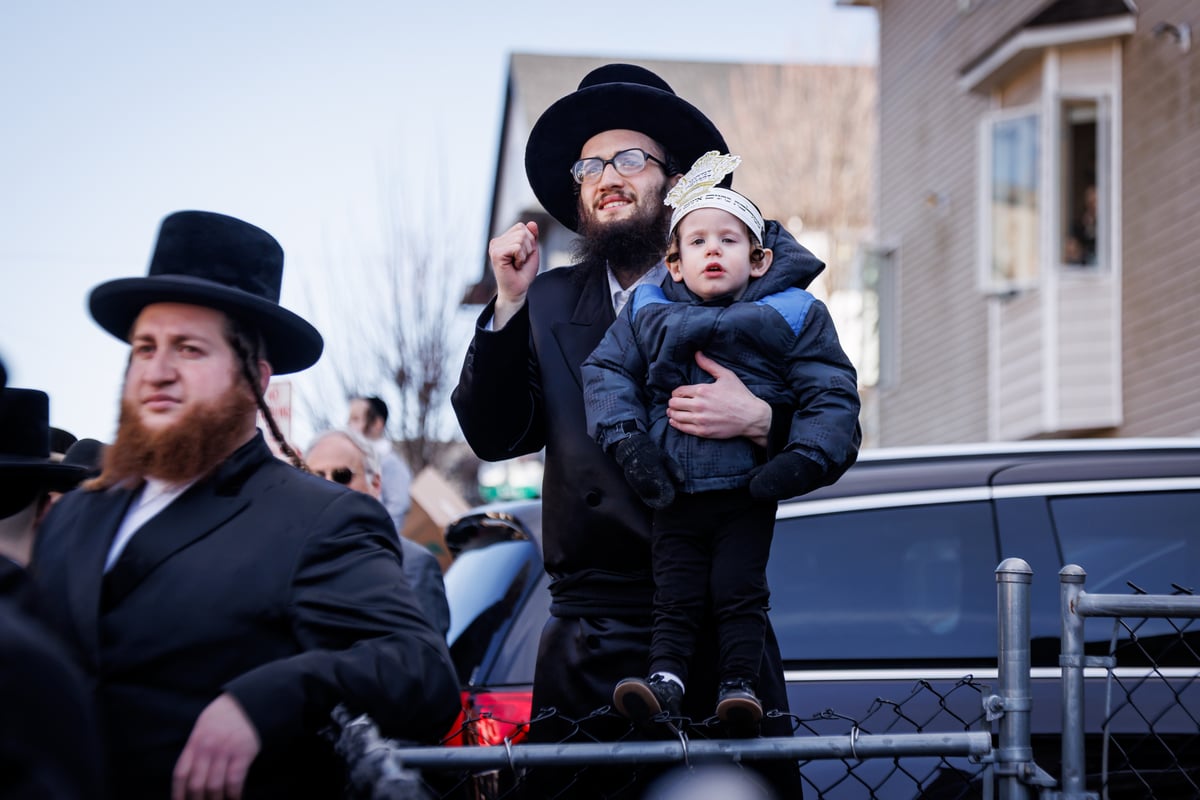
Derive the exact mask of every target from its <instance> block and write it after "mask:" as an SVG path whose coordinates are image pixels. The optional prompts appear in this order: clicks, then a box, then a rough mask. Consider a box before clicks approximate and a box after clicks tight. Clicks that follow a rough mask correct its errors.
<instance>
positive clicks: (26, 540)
mask: <svg viewBox="0 0 1200 800" xmlns="http://www.w3.org/2000/svg"><path fill="white" fill-rule="evenodd" d="M2 376H3V370H2V369H0V378H2ZM49 410H50V401H49V398H48V397H47V396H46V394H45V392H40V391H35V390H32V389H4V388H0V798H3V799H4V800H7V799H8V798H12V799H13V800H16V798H31V797H53V798H64V799H65V800H75V799H76V798H79V799H80V800H82V799H83V798H100V797H103V787H104V778H103V763H104V761H103V755H102V748H101V744H100V728H99V724H98V722H97V718H96V709H95V705H94V703H93V700H92V696H91V694H90V693H89V691H88V689H87V684H86V681H85V679H84V675H83V673H82V672H81V671H80V670H79V668H78V667H77V666H76V665H75V663H74V661H73V660H72V659H71V656H70V654H69V653H68V652H67V650H66V648H64V647H63V646H62V644H61V643H60V642H59V641H58V640H57V639H56V638H55V637H54V635H53V634H52V632H51V631H50V630H48V629H47V628H46V627H45V626H44V625H42V623H41V621H40V619H39V617H38V615H39V606H40V604H39V603H38V600H37V595H36V592H35V591H34V587H33V585H32V583H31V582H30V579H29V575H28V573H27V572H26V567H27V565H28V563H29V557H30V553H31V552H32V550H33V545H34V540H35V538H36V536H37V530H38V525H39V523H40V522H41V519H42V515H43V514H45V512H46V510H47V509H48V508H49V506H50V493H51V492H64V491H67V490H68V489H70V488H71V487H72V486H74V485H75V484H76V483H78V482H79V481H80V480H82V479H83V477H84V470H83V469H81V468H79V467H73V466H70V465H64V464H59V463H56V462H55V461H54V460H53V458H52V456H51V452H50V435H49V426H48V419H49Z"/></svg>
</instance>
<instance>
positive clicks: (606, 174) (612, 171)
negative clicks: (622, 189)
mask: <svg viewBox="0 0 1200 800" xmlns="http://www.w3.org/2000/svg"><path fill="white" fill-rule="evenodd" d="M624 180H625V177H624V176H623V175H621V173H619V172H617V165H616V164H614V163H612V162H611V161H610V162H608V163H607V164H605V165H604V169H602V170H600V185H601V186H615V185H617V184H619V183H621V182H622V181H624Z"/></svg>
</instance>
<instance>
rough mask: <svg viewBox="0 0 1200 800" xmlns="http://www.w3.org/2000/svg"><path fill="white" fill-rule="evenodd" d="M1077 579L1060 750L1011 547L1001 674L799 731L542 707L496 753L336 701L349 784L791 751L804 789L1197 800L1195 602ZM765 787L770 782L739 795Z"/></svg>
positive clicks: (438, 784) (1069, 611)
mask: <svg viewBox="0 0 1200 800" xmlns="http://www.w3.org/2000/svg"><path fill="white" fill-rule="evenodd" d="M1084 577H1085V575H1084V572H1083V570H1082V569H1080V568H1079V567H1075V566H1068V567H1065V568H1064V569H1063V570H1062V572H1061V573H1060V579H1061V586H1062V604H1063V637H1062V655H1061V657H1060V662H1061V665H1062V678H1061V681H1060V683H1061V689H1062V728H1061V735H1058V736H1054V737H1051V738H1052V740H1053V741H1052V742H1050V744H1049V746H1050V747H1051V749H1050V750H1047V742H1045V741H1041V742H1040V743H1039V741H1038V739H1039V738H1040V739H1045V738H1046V737H1044V736H1041V737H1034V736H1033V735H1032V733H1031V726H1030V717H1031V712H1032V710H1033V709H1032V706H1033V702H1032V701H1033V694H1032V691H1031V684H1032V669H1031V665H1030V636H1029V608H1030V606H1029V596H1030V584H1031V582H1032V571H1031V570H1030V569H1029V567H1028V564H1026V563H1025V562H1024V561H1022V560H1020V559H1007V560H1006V561H1005V562H1003V563H1002V564H1001V565H1000V566H999V567H998V568H997V570H996V578H997V608H998V615H997V616H998V622H999V640H998V643H997V646H998V658H997V665H998V671H997V678H996V681H995V685H994V686H991V685H988V684H985V683H982V682H980V681H978V680H976V679H975V678H974V677H973V676H970V675H966V676H963V677H962V678H961V679H958V680H951V681H945V680H921V681H918V682H916V683H915V684H914V685H912V686H911V687H909V691H908V693H907V694H906V695H904V696H902V697H899V698H892V699H885V698H877V699H876V700H875V702H874V703H872V704H871V706H870V707H869V708H867V709H865V710H863V711H861V712H860V713H854V714H846V713H844V712H842V711H836V710H834V709H827V710H825V711H823V712H821V713H819V714H815V715H812V716H801V715H797V714H787V715H780V714H779V712H771V713H772V714H774V715H775V716H776V717H778V716H786V717H787V718H788V720H789V721H790V723H791V728H792V730H793V732H794V736H793V737H790V738H788V737H773V738H757V739H730V738H725V732H724V730H723V729H722V727H721V725H720V723H719V721H718V720H716V718H715V717H714V718H710V719H706V720H691V719H687V718H680V717H674V718H672V717H669V716H666V715H660V716H659V717H656V718H655V719H654V720H653V723H652V725H651V726H650V727H649V728H648V729H638V728H636V727H634V726H633V725H631V724H627V723H625V721H624V719H623V718H621V717H618V716H617V715H616V712H614V711H613V710H612V709H611V708H610V707H608V706H604V707H601V708H598V709H596V710H595V711H594V712H593V713H592V714H591V715H589V716H588V717H586V718H583V719H565V718H564V717H562V716H561V715H559V714H558V713H557V712H556V711H555V710H554V709H545V710H543V711H542V712H541V716H539V717H538V718H536V719H535V720H534V721H533V724H536V723H537V722H538V721H542V720H546V719H550V718H551V717H556V718H557V720H556V721H557V722H560V723H563V722H565V723H567V729H568V730H570V734H569V735H567V736H565V737H564V738H563V739H562V740H561V741H558V742H555V743H552V744H529V743H523V744H514V743H513V737H511V736H510V737H509V738H506V739H505V742H504V744H503V745H502V746H493V747H481V746H454V747H407V746H403V745H402V744H401V743H397V742H391V741H387V740H384V739H381V738H380V737H379V735H378V733H377V732H376V730H375V728H374V726H373V725H372V723H371V721H370V720H369V719H368V718H365V717H360V718H357V719H350V718H349V716H348V715H347V714H345V713H344V712H339V713H338V715H336V722H337V725H336V726H335V727H336V731H335V733H336V734H338V747H339V750H340V751H341V752H342V754H343V756H344V757H345V758H346V760H347V762H348V764H350V766H351V788H350V789H348V792H347V796H348V797H351V798H372V800H382V799H383V798H393V799H398V798H406V799H407V800H460V799H461V800H485V799H491V798H495V799H496V800H505V799H508V798H529V797H537V798H542V797H546V798H571V799H573V798H608V799H609V800H618V799H619V798H641V797H643V793H644V791H645V787H646V785H647V784H649V783H652V782H653V780H654V779H655V778H657V777H658V776H660V775H664V774H667V773H668V771H670V770H677V769H679V768H680V767H689V768H692V769H693V770H695V769H696V768H699V767H703V766H706V765H711V764H717V763H720V764H725V765H734V766H736V767H737V768H738V769H740V770H742V772H743V773H744V774H745V775H746V778H747V786H759V785H760V783H759V781H758V778H760V777H763V776H768V775H769V774H770V765H771V764H772V763H774V764H779V763H782V762H787V761H791V762H795V763H798V764H799V765H800V772H801V776H802V781H803V783H804V796H805V797H806V798H809V800H812V798H818V799H819V800H843V799H845V800H857V799H858V798H922V800H942V798H945V799H946V800H949V799H950V798H962V799H963V800H966V799H967V798H981V800H985V799H986V800H990V798H992V797H1001V798H1009V799H1011V800H1020V798H1032V797H1035V796H1039V795H1040V796H1041V797H1042V798H1044V799H1045V800H1089V799H1090V798H1098V797H1105V798H1109V800H1117V798H1135V797H1136V798H1200V656H1198V651H1197V641H1200V638H1198V637H1197V636H1196V633H1197V626H1196V625H1195V624H1194V620H1195V618H1196V617H1200V597H1195V596H1193V595H1192V594H1191V592H1189V591H1186V590H1183V589H1181V588H1180V587H1175V594H1173V595H1147V594H1145V593H1139V594H1133V595H1089V594H1087V593H1086V592H1084V591H1083V581H1084ZM1133 588H1134V589H1135V591H1139V592H1140V590H1137V589H1136V587H1133ZM1089 616H1091V617H1114V618H1116V621H1115V624H1114V630H1113V635H1112V638H1111V641H1110V646H1109V648H1108V650H1107V652H1104V653H1090V654H1089V653H1086V652H1085V647H1084V637H1083V625H1084V618H1085V617H1089ZM1180 619H1182V620H1184V621H1182V622H1181V621H1179V620H1180ZM1085 691H1086V692H1103V694H1104V698H1103V705H1102V706H1097V704H1095V703H1085V701H1084V695H1085ZM1096 707H1103V708H1104V709H1105V713H1104V719H1102V720H1086V719H1085V713H1084V712H1085V708H1093V709H1094V708H1096ZM965 709H971V710H970V711H969V712H964V710H965ZM614 723H618V727H621V726H623V727H622V729H623V730H625V734H624V735H623V736H618V737H615V738H616V740H615V741H614V740H613V739H614V737H613V736H611V735H605V736H604V737H603V738H601V737H600V736H598V735H597V734H596V733H595V730H598V729H605V730H608V731H611V730H612V729H613V725H614ZM529 724H530V722H529V721H526V720H497V719H495V718H494V717H492V716H491V715H488V714H483V715H479V716H475V717H472V718H468V719H467V720H466V721H465V722H464V723H463V729H462V730H460V731H457V732H455V734H454V735H452V736H451V737H448V739H454V740H457V741H460V742H462V741H466V742H470V741H476V740H478V739H479V738H481V737H480V736H477V735H476V733H477V732H476V731H475V728H487V729H488V730H494V729H495V728H496V726H497V725H500V726H501V727H503V726H510V727H511V728H512V729H513V730H516V731H518V732H524V731H526V730H527V729H528V725H529ZM1089 724H1090V727H1088V725H1089ZM1059 756H1061V758H1060V757H1059ZM1039 762H1040V763H1039ZM1045 766H1049V767H1050V768H1051V770H1052V771H1059V773H1060V776H1059V777H1058V778H1055V777H1053V776H1052V775H1051V774H1049V773H1048V772H1047V771H1046V770H1045V769H1043V767H1045ZM550 774H553V776H554V777H553V779H552V780H546V779H545V778H546V776H547V775H550ZM663 797H664V798H665V797H666V795H663ZM672 797H673V798H675V800H684V798H685V797H690V795H679V796H678V797H677V798H676V796H672ZM772 797H773V795H771V794H769V793H767V792H765V791H764V792H762V793H760V794H749V793H748V794H746V795H745V798H746V800H768V798H772ZM729 800H734V798H732V797H731V798H729ZM738 800H740V798H739V799H738ZM776 800H786V799H785V798H777V799H776Z"/></svg>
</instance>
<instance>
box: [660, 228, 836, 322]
mask: <svg viewBox="0 0 1200 800" xmlns="http://www.w3.org/2000/svg"><path fill="white" fill-rule="evenodd" d="M763 240H764V241H763V246H764V247H767V248H769V249H770V250H771V252H772V253H773V254H774V258H773V260H772V261H771V268H770V269H769V270H767V274H766V275H763V276H762V277H761V278H756V279H754V280H752V281H750V285H749V286H748V287H746V293H745V294H743V295H742V296H741V298H740V299H741V300H750V301H754V300H759V299H761V298H763V297H766V296H768V295H772V294H776V293H778V292H782V291H783V290H784V289H789V288H791V287H793V286H794V287H796V288H798V289H807V288H808V285H809V284H810V283H812V282H813V280H814V279H815V278H816V277H817V276H818V275H820V274H821V271H822V270H823V269H825V262H824V261H822V260H821V259H819V258H817V257H816V256H815V255H813V254H812V252H811V251H809V250H808V248H806V247H805V246H804V245H802V244H800V243H799V242H797V241H796V237H794V236H792V234H790V233H788V231H787V229H786V228H784V227H783V226H782V225H780V224H779V223H778V222H777V221H776V220H773V219H769V220H767V224H766V230H765V231H764V233H763ZM663 293H664V294H665V295H666V296H667V298H668V299H669V300H673V301H677V302H693V303H697V302H703V301H701V299H700V298H699V297H697V296H696V295H695V294H693V293H692V291H691V290H690V289H688V288H687V286H685V285H684V284H683V282H682V281H680V282H678V283H676V282H675V281H674V280H673V279H672V278H671V277H670V276H669V275H668V276H667V277H666V278H665V279H664V280H663Z"/></svg>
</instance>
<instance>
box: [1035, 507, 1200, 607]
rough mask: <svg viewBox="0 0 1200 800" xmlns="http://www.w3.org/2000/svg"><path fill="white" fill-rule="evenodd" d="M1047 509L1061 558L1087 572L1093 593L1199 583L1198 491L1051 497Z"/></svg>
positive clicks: (1162, 590) (1160, 590)
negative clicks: (1127, 582) (1059, 547)
mask: <svg viewBox="0 0 1200 800" xmlns="http://www.w3.org/2000/svg"><path fill="white" fill-rule="evenodd" d="M1050 514H1051V518H1052V519H1053V520H1054V527H1055V530H1056V531H1057V533H1058V540H1059V543H1060V545H1061V547H1062V554H1063V561H1064V563H1067V564H1077V565H1079V566H1081V567H1083V569H1084V570H1085V571H1086V572H1087V582H1086V584H1085V588H1086V589H1087V591H1089V592H1093V593H1100V592H1105V593H1114V594H1127V593H1129V592H1130V587H1129V586H1128V585H1127V584H1126V581H1130V582H1132V583H1134V584H1135V585H1137V586H1138V587H1140V588H1141V589H1143V590H1145V591H1146V592H1149V593H1151V594H1170V593H1171V584H1172V583H1174V584H1177V585H1180V586H1186V587H1189V588H1192V589H1200V492H1146V493H1140V494H1139V493H1130V494H1112V495H1077V496H1074V497H1054V498H1051V500H1050Z"/></svg>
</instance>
